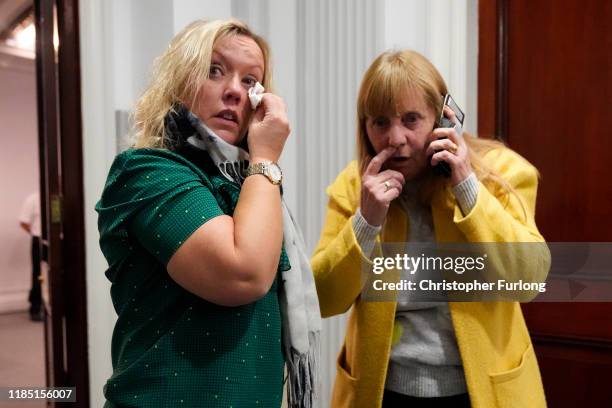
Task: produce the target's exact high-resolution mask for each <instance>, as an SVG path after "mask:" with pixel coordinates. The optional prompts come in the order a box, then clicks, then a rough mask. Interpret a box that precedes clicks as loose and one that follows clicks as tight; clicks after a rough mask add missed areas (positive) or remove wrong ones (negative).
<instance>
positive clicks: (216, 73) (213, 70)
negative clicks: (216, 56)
mask: <svg viewBox="0 0 612 408" xmlns="http://www.w3.org/2000/svg"><path fill="white" fill-rule="evenodd" d="M222 75H223V69H222V68H221V66H220V65H218V64H212V65H211V66H210V70H209V71H208V76H209V77H210V78H212V79H215V78H220V77H221V76H222Z"/></svg>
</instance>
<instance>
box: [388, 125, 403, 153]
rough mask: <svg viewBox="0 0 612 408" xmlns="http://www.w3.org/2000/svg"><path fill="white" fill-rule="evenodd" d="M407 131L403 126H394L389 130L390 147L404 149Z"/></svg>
mask: <svg viewBox="0 0 612 408" xmlns="http://www.w3.org/2000/svg"><path fill="white" fill-rule="evenodd" d="M405 130H406V129H405V128H404V127H403V126H401V124H393V125H391V128H390V129H389V146H391V147H402V146H403V145H405V144H406V135H405V134H404V131H405Z"/></svg>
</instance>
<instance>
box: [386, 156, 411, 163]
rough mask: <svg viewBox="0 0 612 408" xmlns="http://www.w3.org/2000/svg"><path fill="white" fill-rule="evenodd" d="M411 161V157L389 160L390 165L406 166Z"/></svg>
mask: <svg viewBox="0 0 612 408" xmlns="http://www.w3.org/2000/svg"><path fill="white" fill-rule="evenodd" d="M409 160H410V157H405V156H397V157H391V158H390V159H389V160H387V161H388V162H389V163H392V164H405V163H407V162H408V161H409Z"/></svg>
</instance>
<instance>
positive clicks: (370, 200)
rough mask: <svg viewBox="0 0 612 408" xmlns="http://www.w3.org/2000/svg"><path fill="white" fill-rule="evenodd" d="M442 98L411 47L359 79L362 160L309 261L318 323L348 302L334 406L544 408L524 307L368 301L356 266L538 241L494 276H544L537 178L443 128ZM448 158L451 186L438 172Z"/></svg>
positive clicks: (439, 83) (338, 183) (505, 153)
mask: <svg viewBox="0 0 612 408" xmlns="http://www.w3.org/2000/svg"><path fill="white" fill-rule="evenodd" d="M447 92H448V91H447V88H446V85H445V83H444V80H443V79H442V77H441V75H440V74H439V72H438V71H437V70H436V69H435V67H434V66H433V65H432V64H431V63H430V62H429V61H428V60H427V59H426V58H424V57H423V56H421V55H420V54H418V53H416V52H413V51H400V52H386V53H383V54H382V55H380V56H379V57H378V58H377V59H376V60H375V61H374V62H373V63H372V65H371V66H370V67H369V69H368V70H367V72H366V73H365V76H364V78H363V81H362V83H361V88H360V92H359V96H358V101H357V124H358V129H357V146H358V159H357V160H356V161H353V162H351V163H350V164H349V165H348V166H347V167H346V168H345V169H344V170H343V171H342V172H341V173H340V175H339V176H338V177H337V179H336V180H335V181H334V183H332V185H331V186H330V187H329V188H328V190H327V193H328V195H329V203H328V209H327V217H326V222H325V226H324V229H323V232H322V234H321V239H320V241H319V244H318V246H317V248H316V250H315V252H314V255H313V259H312V264H313V271H314V273H315V278H316V283H317V290H318V294H319V302H320V307H321V313H322V315H323V316H324V317H328V316H333V315H337V314H341V313H344V312H346V311H347V310H349V308H351V307H352V310H351V313H350V318H349V321H348V325H347V332H346V337H345V341H344V345H343V347H342V350H341V352H340V355H339V357H338V364H337V376H336V381H335V385H334V392H333V397H332V407H334V408H336V407H364V408H374V407H381V406H382V407H385V408H387V407H394V406H398V407H399V406H405V407H420V406H423V407H433V406H435V407H443V406H449V407H469V406H471V407H474V408H491V407H500V408H505V407H517V408H518V407H529V408H540V407H545V406H546V401H545V397H544V391H543V388H542V382H541V378H540V373H539V369H538V364H537V360H536V357H535V354H534V350H533V346H532V344H531V340H530V337H529V333H528V331H527V328H526V326H525V322H524V319H523V315H522V313H521V308H520V305H519V303H518V302H516V301H507V302H501V301H493V302H481V301H480V302H477V301H474V302H452V301H449V302H411V301H410V300H409V299H408V298H405V297H402V295H397V299H396V301H392V302H391V301H387V302H373V301H367V300H365V299H364V298H363V296H362V290H363V285H364V282H363V281H362V266H363V265H368V264H371V259H372V258H373V254H374V253H375V252H376V251H380V250H381V244H384V243H390V242H442V243H474V242H488V243H494V242H516V243H535V247H533V246H520V245H519V246H517V247H516V248H515V249H514V253H513V256H514V257H516V259H521V262H522V264H521V267H520V268H518V267H516V265H517V264H513V261H512V259H510V260H508V259H506V260H505V261H502V262H501V263H500V264H499V265H501V267H498V268H497V270H496V273H497V275H496V277H498V278H505V279H506V280H508V281H513V280H514V281H518V280H523V281H525V282H543V281H544V280H545V278H546V274H547V272H548V269H549V266H550V253H549V252H548V249H547V247H546V245H545V243H544V239H543V237H542V235H541V234H540V233H539V231H538V229H537V227H536V225H535V221H534V211H535V202H536V191H537V183H538V172H537V170H536V169H535V168H534V167H533V166H532V165H530V164H529V163H528V162H527V161H526V160H525V159H523V158H522V157H520V156H519V155H518V154H517V153H515V152H513V151H512V150H510V149H508V148H506V147H504V146H503V144H501V143H498V142H494V141H488V140H483V139H477V138H474V137H471V136H469V135H467V134H465V133H462V132H461V128H460V126H455V127H454V128H442V127H437V125H436V124H437V123H438V120H437V119H438V118H441V117H442V116H441V115H443V116H444V117H446V118H447V119H449V120H450V121H451V122H452V123H455V124H456V123H457V119H456V117H455V114H454V113H453V111H452V110H450V109H448V107H445V108H443V101H444V96H445V95H446V94H447ZM441 162H446V163H447V166H448V169H450V172H449V173H450V174H449V175H448V176H449V177H443V176H440V175H438V174H436V171H435V169H434V166H436V165H438V164H439V163H441ZM436 169H439V167H436ZM537 243H539V247H538V244H537ZM534 248H535V249H534ZM527 252H528V253H527ZM503 256H504V255H500V258H503Z"/></svg>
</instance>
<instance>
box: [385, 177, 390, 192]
mask: <svg viewBox="0 0 612 408" xmlns="http://www.w3.org/2000/svg"><path fill="white" fill-rule="evenodd" d="M383 185H384V186H385V193H386V192H387V191H389V189H390V188H391V183H389V180H387V181H385V182H384V183H383Z"/></svg>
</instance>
